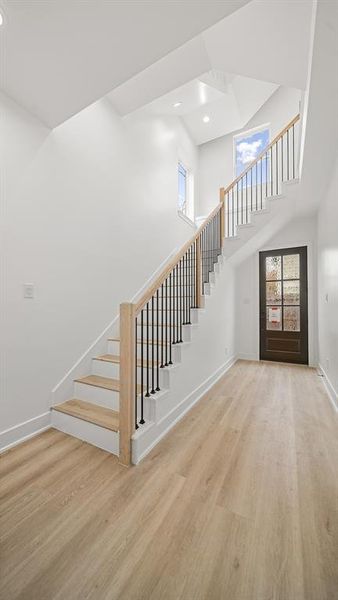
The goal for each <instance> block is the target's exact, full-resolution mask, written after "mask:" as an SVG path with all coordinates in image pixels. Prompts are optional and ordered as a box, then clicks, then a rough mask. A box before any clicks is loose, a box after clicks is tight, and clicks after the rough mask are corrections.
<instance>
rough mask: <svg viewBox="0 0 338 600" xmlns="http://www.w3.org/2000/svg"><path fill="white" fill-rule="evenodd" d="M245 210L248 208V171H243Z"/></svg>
mask: <svg viewBox="0 0 338 600" xmlns="http://www.w3.org/2000/svg"><path fill="white" fill-rule="evenodd" d="M245 210H248V171H247V172H246V173H245Z"/></svg>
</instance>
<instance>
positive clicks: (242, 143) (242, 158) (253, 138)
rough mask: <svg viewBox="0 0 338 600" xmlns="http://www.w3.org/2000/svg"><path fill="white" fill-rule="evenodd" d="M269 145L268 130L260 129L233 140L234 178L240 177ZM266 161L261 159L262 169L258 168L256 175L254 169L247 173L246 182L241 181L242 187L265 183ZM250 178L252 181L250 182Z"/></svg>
mask: <svg viewBox="0 0 338 600" xmlns="http://www.w3.org/2000/svg"><path fill="white" fill-rule="evenodd" d="M268 145H269V130H268V129H261V130H260V131H255V132H254V133H251V134H244V135H243V136H241V137H237V138H235V161H236V162H235V164H236V173H235V175H236V177H238V176H239V175H241V174H242V173H243V171H245V169H246V168H247V167H248V166H249V165H250V163H251V162H252V161H253V160H255V158H257V156H258V155H259V154H260V153H261V152H262V151H263V150H264V149H265V148H266V147H267V146H268ZM268 167H269V165H268V161H266V160H265V159H263V162H262V169H261V168H260V164H259V168H258V171H257V175H256V169H253V171H252V173H251V171H250V172H249V173H248V175H247V178H246V181H243V185H244V186H245V185H246V184H247V185H248V186H250V185H256V176H257V183H258V185H259V184H260V183H263V184H264V183H265V182H266V175H267V172H268ZM251 178H252V180H251Z"/></svg>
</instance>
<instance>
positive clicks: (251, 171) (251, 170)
mask: <svg viewBox="0 0 338 600" xmlns="http://www.w3.org/2000/svg"><path fill="white" fill-rule="evenodd" d="M252 173H253V169H252V167H251V168H250V180H251V186H250V187H251V189H250V208H251V212H252Z"/></svg>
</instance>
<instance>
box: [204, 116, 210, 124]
mask: <svg viewBox="0 0 338 600" xmlns="http://www.w3.org/2000/svg"><path fill="white" fill-rule="evenodd" d="M209 121H210V117H209V116H208V115H204V117H203V123H209Z"/></svg>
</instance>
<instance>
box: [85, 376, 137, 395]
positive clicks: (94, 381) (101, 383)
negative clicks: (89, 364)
mask: <svg viewBox="0 0 338 600" xmlns="http://www.w3.org/2000/svg"><path fill="white" fill-rule="evenodd" d="M74 381H75V383H84V384H86V385H92V386H93V387H98V388H103V389H105V390H110V391H112V392H120V380H119V379H111V378H110V377H101V375H87V376H86V377H80V378H79V379H74ZM143 387H144V389H145V386H143ZM141 389H142V388H141V385H140V384H138V385H137V392H138V393H139V392H141Z"/></svg>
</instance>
